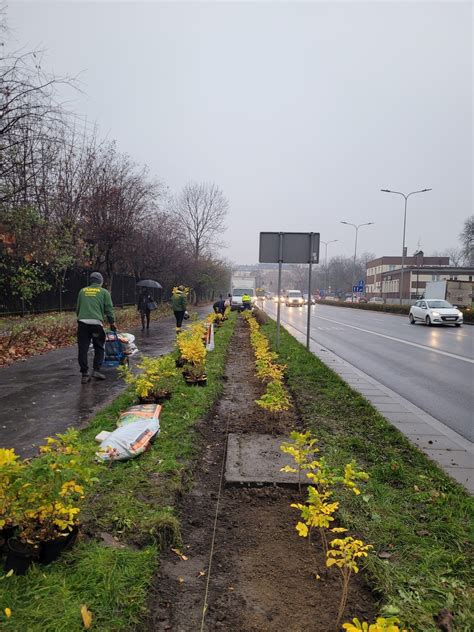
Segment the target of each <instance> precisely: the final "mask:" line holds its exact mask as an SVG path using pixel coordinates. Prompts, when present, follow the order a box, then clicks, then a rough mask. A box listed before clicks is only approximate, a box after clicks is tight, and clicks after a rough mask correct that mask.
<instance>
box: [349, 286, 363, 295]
mask: <svg viewBox="0 0 474 632" xmlns="http://www.w3.org/2000/svg"><path fill="white" fill-rule="evenodd" d="M352 291H353V292H354V293H356V292H363V291H364V286H363V285H353V286H352Z"/></svg>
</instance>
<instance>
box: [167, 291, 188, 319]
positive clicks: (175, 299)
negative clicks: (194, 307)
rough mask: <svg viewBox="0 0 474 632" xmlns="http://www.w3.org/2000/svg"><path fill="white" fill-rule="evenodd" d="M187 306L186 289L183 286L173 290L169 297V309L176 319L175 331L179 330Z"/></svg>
mask: <svg viewBox="0 0 474 632" xmlns="http://www.w3.org/2000/svg"><path fill="white" fill-rule="evenodd" d="M187 306H188V303H187V300H186V288H185V287H184V285H178V287H177V288H175V289H174V290H173V294H172V296H171V309H172V310H173V312H174V316H175V318H176V329H181V325H182V324H183V319H184V315H185V313H186V309H187Z"/></svg>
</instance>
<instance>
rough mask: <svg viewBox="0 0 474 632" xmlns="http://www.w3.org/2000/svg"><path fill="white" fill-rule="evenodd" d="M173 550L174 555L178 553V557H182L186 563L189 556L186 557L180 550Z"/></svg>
mask: <svg viewBox="0 0 474 632" xmlns="http://www.w3.org/2000/svg"><path fill="white" fill-rule="evenodd" d="M171 550H172V551H173V553H176V555H177V556H178V557H180V558H181V559H182V560H184V561H185V562H186V560H187V559H188V556H187V555H184V553H181V551H180V550H179V549H171Z"/></svg>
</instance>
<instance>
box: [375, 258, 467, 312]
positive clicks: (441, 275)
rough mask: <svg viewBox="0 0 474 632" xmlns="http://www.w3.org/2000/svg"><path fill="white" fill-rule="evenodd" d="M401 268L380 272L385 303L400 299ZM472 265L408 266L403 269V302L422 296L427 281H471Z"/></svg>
mask: <svg viewBox="0 0 474 632" xmlns="http://www.w3.org/2000/svg"><path fill="white" fill-rule="evenodd" d="M400 277H401V268H397V269H396V270H387V271H386V272H382V274H381V292H380V294H379V296H382V297H383V299H384V300H385V302H386V303H398V301H399V300H400ZM473 279H474V267H472V266H471V267H448V268H446V267H433V266H422V267H416V266H415V267H410V268H404V270H403V288H402V300H403V303H406V304H410V303H413V302H414V301H416V300H417V299H419V298H422V297H423V294H424V291H425V288H426V284H427V283H428V282H429V281H447V280H449V281H472V280H473Z"/></svg>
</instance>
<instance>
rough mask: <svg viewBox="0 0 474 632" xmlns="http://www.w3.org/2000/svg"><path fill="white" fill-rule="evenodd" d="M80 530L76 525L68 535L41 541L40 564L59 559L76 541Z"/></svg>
mask: <svg viewBox="0 0 474 632" xmlns="http://www.w3.org/2000/svg"><path fill="white" fill-rule="evenodd" d="M78 531H79V529H78V527H77V526H75V527H73V529H72V531H70V532H69V533H67V534H66V535H62V536H59V537H57V538H54V539H52V540H45V541H44V542H41V546H40V552H39V562H40V564H51V562H54V561H55V560H57V559H58V557H59V556H60V555H61V553H62V552H63V551H66V550H67V549H69V548H71V547H72V545H73V544H74V542H75V541H76V538H77V533H78Z"/></svg>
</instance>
